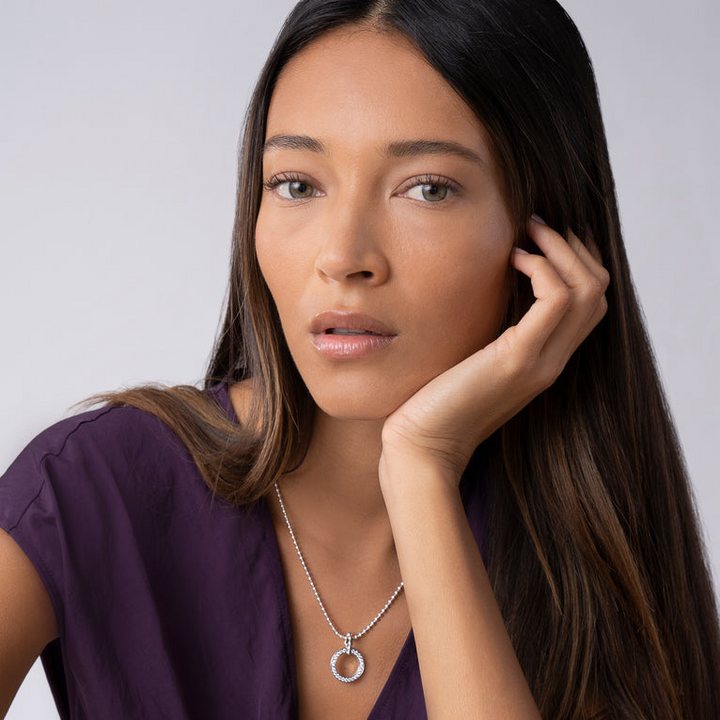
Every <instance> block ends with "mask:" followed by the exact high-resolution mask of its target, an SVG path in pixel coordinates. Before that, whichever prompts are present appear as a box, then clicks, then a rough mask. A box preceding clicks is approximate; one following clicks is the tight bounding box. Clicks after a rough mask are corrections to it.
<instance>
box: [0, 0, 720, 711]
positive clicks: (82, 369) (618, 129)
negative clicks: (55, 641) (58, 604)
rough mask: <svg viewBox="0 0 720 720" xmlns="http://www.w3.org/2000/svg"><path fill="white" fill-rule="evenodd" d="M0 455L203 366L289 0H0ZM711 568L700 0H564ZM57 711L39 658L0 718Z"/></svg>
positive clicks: (711, 230)
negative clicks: (599, 113)
mask: <svg viewBox="0 0 720 720" xmlns="http://www.w3.org/2000/svg"><path fill="white" fill-rule="evenodd" d="M0 2H1V4H0V91H1V95H0V97H2V108H3V109H2V112H1V113H0V338H1V340H0V342H1V343H2V346H1V348H2V352H1V353H0V383H1V385H0V389H1V393H2V395H1V396H2V400H3V406H4V408H3V409H4V411H3V413H2V415H1V417H0V470H2V469H3V468H4V467H6V466H7V464H9V462H10V461H11V460H12V458H13V457H14V456H15V455H16V454H17V453H18V452H19V451H20V450H21V448H22V447H23V446H24V445H25V444H26V442H27V441H29V440H30V438H31V437H32V436H33V435H35V434H36V433H37V432H39V431H40V430H41V429H43V428H44V427H46V426H47V425H48V424H50V423H52V422H54V421H55V420H56V419H58V418H59V417H60V416H62V415H63V414H65V413H67V412H68V408H69V407H70V406H71V405H72V404H73V403H75V402H77V401H78V400H81V399H83V398H85V397H87V396H88V395H90V394H92V393H94V392H97V391H100V390H104V389H113V388H117V387H119V386H121V385H126V384H133V383H138V382H142V381H149V380H161V381H166V382H172V383H177V382H194V381H197V380H199V379H200V378H201V376H202V372H203V368H204V365H205V362H206V359H207V356H208V353H209V351H210V348H211V345H212V341H213V337H214V333H215V330H216V327H217V323H218V320H219V315H220V306H221V303H222V299H223V294H224V289H225V282H226V271H227V257H228V247H229V237H230V230H231V223H232V217H233V205H234V192H235V177H236V147H237V140H238V134H239V128H240V124H241V120H242V117H243V113H244V109H245V105H246V103H247V100H248V97H249V92H250V88H251V85H252V83H253V81H254V79H255V77H256V76H257V73H258V71H259V69H260V66H261V64H262V61H263V60H264V57H265V55H266V52H267V49H268V48H269V46H270V44H271V42H272V39H273V38H274V36H275V34H276V32H277V30H278V29H279V27H280V23H281V20H282V18H283V17H284V16H285V14H286V13H287V11H288V10H289V9H290V7H291V5H292V4H293V3H292V2H290V0H271V1H270V2H268V1H267V0H265V2H263V3H262V4H261V3H260V2H257V0H253V1H250V0H236V2H233V3H231V2H227V0H206V1H205V2H203V3H202V4H201V3H199V2H194V3H188V2H177V1H174V2H170V0H150V1H149V2H148V1H145V2H140V1H139V0H123V2H120V1H119V0H111V1H108V2H103V3H97V2H94V1H91V0H65V1H64V2H62V3H58V2H53V1H51V0H0ZM565 7H566V8H567V9H568V11H569V12H570V14H571V15H572V16H573V17H574V18H575V20H576V22H577V23H578V25H579V27H580V30H581V32H582V33H583V35H584V37H585V39H586V42H587V44H588V46H589V48H590V53H591V55H592V57H593V59H594V62H595V67H596V71H597V75H598V82H599V85H600V94H601V99H602V101H603V108H604V112H605V120H606V123H607V130H608V135H609V142H610V153H611V157H612V160H613V165H614V169H615V174H616V179H617V185H618V192H619V196H620V206H621V212H622V219H623V225H624V230H625V237H626V242H627V245H628V251H629V254H630V259H631V264H632V267H633V270H634V275H635V280H636V284H637V286H638V289H639V293H640V297H641V299H642V303H643V307H644V310H645V313H646V316H647V320H648V325H649V328H650V333H651V336H652V338H653V342H654V345H655V349H656V352H657V357H658V361H659V364H660V368H661V371H662V376H663V380H664V383H665V387H666V389H667V393H668V397H669V400H670V405H671V408H672V411H673V413H674V416H675V419H676V421H677V425H678V429H679V432H680V437H681V439H682V442H683V445H684V448H685V453H686V457H687V462H688V466H689V470H690V474H691V477H692V479H693V482H694V485H695V491H696V494H697V498H698V505H699V508H700V512H701V515H702V519H703V522H704V526H705V531H706V536H707V539H708V545H709V551H710V556H711V561H712V565H713V569H714V574H715V577H716V578H718V577H720V527H718V523H717V521H716V518H717V517H718V512H719V511H720V493H719V492H718V489H717V484H716V476H717V471H716V465H717V461H718V441H719V440H720V434H719V433H718V429H719V425H720V422H719V418H720V414H719V410H718V408H719V407H720V388H719V383H718V366H719V365H720V362H719V360H720V349H719V347H718V335H717V322H716V317H717V311H716V308H715V306H716V295H715V293H716V287H717V285H718V278H717V274H718V270H719V269H720V251H719V250H718V247H719V246H718V243H717V242H716V240H715V236H716V232H717V224H718V223H717V220H716V217H715V212H716V210H717V207H718V200H719V198H720V182H719V181H718V170H717V169H718V167H719V166H720V153H719V152H718V142H717V140H716V135H715V128H716V127H717V119H716V116H717V114H718V112H720V92H719V90H718V84H717V83H718V80H717V71H718V68H720V52H719V50H718V48H719V47H720V43H718V32H717V28H718V26H719V24H720V4H718V3H717V0H686V2H684V3H683V4H682V8H681V7H680V3H675V2H669V1H668V0H662V1H661V2H658V0H604V1H603V2H602V3H599V2H596V1H595V0H566V1H565ZM8 717H9V718H11V719H12V720H18V719H19V718H50V717H57V714H56V712H55V710H54V706H53V704H52V699H51V696H50V693H49V691H48V690H47V686H46V683H45V680H44V677H43V676H42V670H41V668H40V664H39V663H37V664H36V665H35V667H34V669H33V671H31V674H30V676H29V678H28V680H27V681H26V682H25V683H24V685H23V687H22V688H21V690H20V692H19V694H18V697H17V698H16V700H15V702H14V704H13V706H12V708H11V710H10V713H9V715H8Z"/></svg>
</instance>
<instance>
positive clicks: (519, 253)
mask: <svg viewBox="0 0 720 720" xmlns="http://www.w3.org/2000/svg"><path fill="white" fill-rule="evenodd" d="M515 252H516V253H518V255H529V254H530V253H529V252H528V251H527V250H523V249H522V248H521V247H516V248H515Z"/></svg>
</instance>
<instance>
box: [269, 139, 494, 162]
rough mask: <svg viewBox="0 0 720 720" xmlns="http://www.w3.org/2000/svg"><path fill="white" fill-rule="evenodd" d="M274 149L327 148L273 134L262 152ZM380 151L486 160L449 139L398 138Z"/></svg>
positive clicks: (322, 150) (321, 150)
mask: <svg viewBox="0 0 720 720" xmlns="http://www.w3.org/2000/svg"><path fill="white" fill-rule="evenodd" d="M275 149H279V150H307V151H310V152H314V153H319V154H321V155H324V154H326V153H327V149H326V148H325V146H324V145H323V144H322V143H321V142H320V141H319V140H316V139H315V138H311V137H308V136H307V135H273V136H272V137H271V138H269V139H268V140H266V141H265V144H264V145H263V153H265V152H267V151H268V150H275ZM382 152H383V155H384V156H385V157H388V158H404V157H418V156H420V155H454V156H456V157H460V158H463V159H465V160H470V161H471V162H474V163H478V164H479V165H483V166H484V165H486V162H485V161H484V160H483V159H482V158H481V157H480V156H479V155H478V154H477V153H476V152H475V151H473V150H470V148H467V147H465V146H464V145H461V144H460V143H456V142H452V141H449V140H398V141H396V142H391V143H389V144H388V145H387V146H386V147H385V148H383V151H382Z"/></svg>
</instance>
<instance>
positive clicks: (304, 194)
mask: <svg viewBox="0 0 720 720" xmlns="http://www.w3.org/2000/svg"><path fill="white" fill-rule="evenodd" d="M263 186H264V188H265V189H266V190H268V191H272V190H274V191H275V192H277V194H278V195H279V196H280V197H281V198H284V199H285V200H307V199H308V198H311V197H314V196H315V195H316V194H317V190H316V188H315V186H314V185H311V184H310V183H309V182H308V181H307V180H303V179H302V178H299V177H290V176H287V175H276V176H275V177H273V178H270V180H268V181H267V182H265V183H263Z"/></svg>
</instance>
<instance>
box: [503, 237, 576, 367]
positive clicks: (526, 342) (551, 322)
mask: <svg viewBox="0 0 720 720" xmlns="http://www.w3.org/2000/svg"><path fill="white" fill-rule="evenodd" d="M511 259H512V264H513V267H514V268H515V269H516V270H518V271H519V272H521V273H523V275H526V276H527V277H528V278H529V279H530V284H531V287H532V291H533V295H534V296H535V302H534V303H533V304H532V305H531V306H530V309H529V310H528V311H527V312H526V313H525V315H523V317H522V318H521V319H520V322H519V323H518V324H517V326H516V329H517V332H516V333H515V335H516V341H517V342H519V343H520V344H521V345H522V346H523V349H524V350H525V351H526V352H529V353H531V354H533V355H539V354H540V352H541V351H542V349H543V347H544V346H545V344H546V343H547V341H548V339H549V338H550V336H551V334H552V333H553V331H554V330H555V328H556V327H557V326H558V325H559V324H560V322H561V320H562V319H563V317H564V316H565V314H566V313H567V312H568V310H569V309H570V304H571V301H572V294H571V291H570V288H569V287H568V286H567V284H566V283H565V281H564V280H563V279H562V278H561V277H560V275H559V274H558V272H557V270H556V269H555V267H554V266H553V264H552V263H551V262H550V261H549V260H548V259H547V258H545V257H543V256H542V255H533V254H530V253H527V252H525V251H524V250H521V249H519V248H517V249H516V250H515V252H514V253H513V255H512V258H511Z"/></svg>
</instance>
